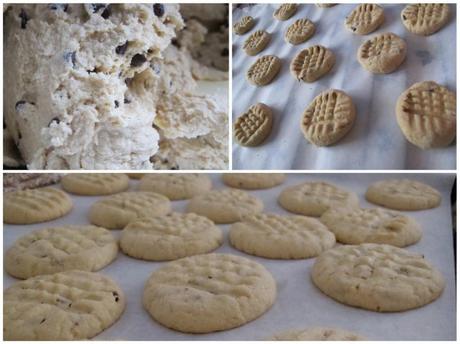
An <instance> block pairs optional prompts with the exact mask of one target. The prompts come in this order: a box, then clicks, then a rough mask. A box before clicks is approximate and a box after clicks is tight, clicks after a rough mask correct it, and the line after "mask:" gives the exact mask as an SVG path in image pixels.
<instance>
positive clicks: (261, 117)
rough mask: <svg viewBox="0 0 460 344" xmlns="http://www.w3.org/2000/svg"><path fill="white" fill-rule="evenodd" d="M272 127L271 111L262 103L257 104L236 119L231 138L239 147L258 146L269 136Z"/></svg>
mask: <svg viewBox="0 0 460 344" xmlns="http://www.w3.org/2000/svg"><path fill="white" fill-rule="evenodd" d="M272 125H273V114H272V110H271V109H270V108H269V107H268V106H267V105H265V104H263V103H257V104H256V105H252V106H251V107H250V108H249V109H248V110H247V111H246V112H245V113H243V114H242V115H241V116H240V117H238V118H237V119H236V121H235V123H234V124H233V136H234V137H235V141H236V142H237V143H238V144H240V145H241V146H247V147H254V146H258V145H260V144H261V143H262V142H264V141H265V139H266V138H267V137H268V136H269V135H270V132H271V130H272Z"/></svg>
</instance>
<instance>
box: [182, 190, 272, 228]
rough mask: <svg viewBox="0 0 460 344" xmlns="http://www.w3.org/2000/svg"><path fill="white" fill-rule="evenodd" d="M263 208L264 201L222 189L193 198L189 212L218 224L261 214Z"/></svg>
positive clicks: (242, 193) (237, 191) (246, 194)
mask: <svg viewBox="0 0 460 344" xmlns="http://www.w3.org/2000/svg"><path fill="white" fill-rule="evenodd" d="M263 208H264V204H263V203H262V201H261V200H259V199H258V198H256V197H254V196H252V195H250V194H248V193H247V192H244V191H241V190H236V189H222V190H214V191H210V192H208V193H206V194H203V195H200V196H196V197H194V198H192V199H191V200H190V202H189V204H188V207H187V212H189V213H195V214H198V215H203V216H206V217H207V218H209V219H211V220H212V221H214V222H216V223H233V222H237V221H239V220H241V219H242V218H243V217H244V216H247V215H252V214H257V213H260V212H262V210H263Z"/></svg>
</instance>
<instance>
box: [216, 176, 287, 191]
mask: <svg viewBox="0 0 460 344" xmlns="http://www.w3.org/2000/svg"><path fill="white" fill-rule="evenodd" d="M285 180H286V175H285V174H284V173H223V174H222V181H223V182H224V184H225V185H227V186H230V187H232V188H237V189H247V190H257V189H269V188H272V187H275V186H277V185H280V184H282V183H283V182H284V181H285Z"/></svg>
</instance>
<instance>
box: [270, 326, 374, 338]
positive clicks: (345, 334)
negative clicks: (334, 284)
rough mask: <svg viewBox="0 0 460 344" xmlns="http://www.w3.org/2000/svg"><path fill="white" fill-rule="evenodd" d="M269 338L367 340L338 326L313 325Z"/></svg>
mask: <svg viewBox="0 0 460 344" xmlns="http://www.w3.org/2000/svg"><path fill="white" fill-rule="evenodd" d="M267 340H284V341H288V340H289V341H291V340H296V341H323V340H340V341H351V340H353V341H354V340H367V339H366V338H364V337H362V336H361V335H359V334H356V333H353V332H349V331H346V330H342V329H338V328H327V327H311V328H306V329H304V330H288V331H283V332H281V333H278V334H275V335H274V336H273V337H271V338H269V339H267Z"/></svg>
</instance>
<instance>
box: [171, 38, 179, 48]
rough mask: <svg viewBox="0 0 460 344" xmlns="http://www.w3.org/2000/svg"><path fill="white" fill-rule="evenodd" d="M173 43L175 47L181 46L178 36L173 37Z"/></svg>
mask: <svg viewBox="0 0 460 344" xmlns="http://www.w3.org/2000/svg"><path fill="white" fill-rule="evenodd" d="M171 44H172V45H174V46H175V47H178V48H180V43H179V41H178V40H177V39H176V38H173V39H172V40H171Z"/></svg>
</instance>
